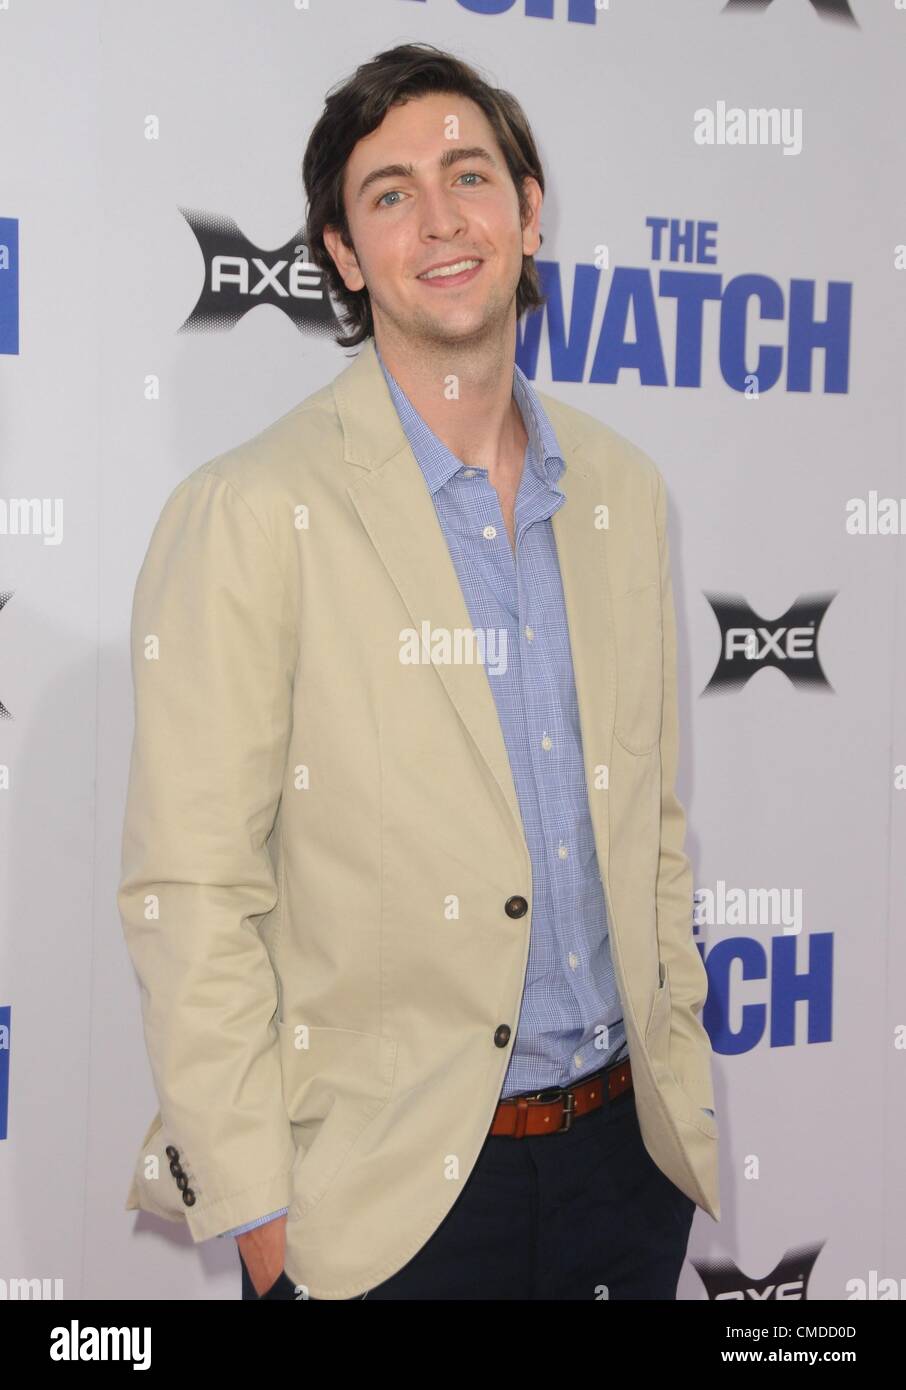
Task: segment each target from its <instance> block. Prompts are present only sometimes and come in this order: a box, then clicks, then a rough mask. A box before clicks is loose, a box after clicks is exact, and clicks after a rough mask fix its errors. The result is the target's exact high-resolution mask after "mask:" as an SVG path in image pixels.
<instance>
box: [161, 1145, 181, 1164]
mask: <svg viewBox="0 0 906 1390" xmlns="http://www.w3.org/2000/svg"><path fill="white" fill-rule="evenodd" d="M164 1153H165V1154H166V1155H167V1158H172V1159H173V1161H174V1162H175V1161H176V1159H177V1158H179V1149H174V1147H173V1145H172V1144H168V1145H167V1147H166V1148H165V1149H164Z"/></svg>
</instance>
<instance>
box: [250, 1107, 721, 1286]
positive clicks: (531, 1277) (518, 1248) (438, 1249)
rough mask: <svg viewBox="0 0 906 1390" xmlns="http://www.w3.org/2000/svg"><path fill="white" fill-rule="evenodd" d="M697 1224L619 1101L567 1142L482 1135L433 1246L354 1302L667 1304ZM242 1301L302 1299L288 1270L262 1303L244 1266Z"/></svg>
mask: <svg viewBox="0 0 906 1390" xmlns="http://www.w3.org/2000/svg"><path fill="white" fill-rule="evenodd" d="M694 1213H695V1203H694V1202H693V1201H692V1200H691V1198H689V1197H687V1196H686V1195H685V1193H684V1192H681V1191H680V1189H679V1188H678V1187H676V1186H675V1184H674V1183H672V1182H671V1181H670V1179H669V1178H668V1177H666V1176H665V1174H664V1173H662V1172H661V1170H660V1168H658V1166H657V1164H656V1163H655V1162H654V1161H653V1160H652V1159H651V1158H650V1157H649V1155H648V1151H647V1150H646V1148H645V1145H644V1143H643V1142H642V1135H641V1131H640V1129H639V1122H638V1117H637V1115H636V1108H635V1096H634V1094H633V1093H632V1091H629V1092H624V1094H623V1095H621V1096H618V1097H617V1099H616V1100H613V1101H610V1102H607V1103H605V1104H604V1105H602V1106H601V1107H600V1108H599V1109H597V1110H593V1111H591V1112H590V1113H589V1114H587V1115H583V1116H582V1117H581V1118H580V1119H576V1120H573V1122H572V1126H571V1128H570V1129H568V1130H567V1131H566V1132H565V1133H562V1134H542V1135H536V1136H530V1137H527V1138H523V1139H511V1138H506V1137H504V1136H503V1135H496V1136H495V1135H488V1137H487V1138H486V1139H485V1142H484V1145H483V1146H482V1149H481V1152H480V1154H479V1156H478V1159H477V1160H476V1163H475V1166H474V1168H473V1169H472V1172H471V1173H470V1174H469V1177H468V1179H467V1180H466V1183H465V1185H464V1187H463V1189H462V1192H461V1193H460V1194H459V1196H458V1197H457V1199H456V1201H455V1202H454V1203H453V1206H452V1207H451V1209H450V1211H449V1212H448V1213H447V1215H446V1216H445V1217H444V1219H443V1221H442V1222H441V1223H440V1225H439V1226H438V1227H437V1229H436V1230H435V1231H434V1233H433V1235H431V1236H430V1237H429V1239H428V1240H427V1241H426V1242H425V1244H424V1245H423V1246H422V1247H421V1249H420V1250H418V1251H417V1252H416V1254H415V1255H414V1256H413V1257H412V1258H411V1259H410V1260H409V1261H408V1263H407V1264H405V1265H404V1266H403V1267H402V1269H399V1270H398V1271H397V1272H396V1273H395V1274H393V1275H391V1276H390V1278H389V1279H385V1280H384V1281H383V1283H380V1284H377V1285H375V1287H374V1288H372V1289H369V1290H368V1291H367V1292H366V1293H365V1294H360V1295H358V1297H359V1299H360V1300H361V1299H364V1298H367V1299H381V1298H384V1299H482V1300H484V1299H504V1300H509V1299H558V1300H559V1299H670V1300H672V1299H675V1298H676V1286H677V1283H678V1281H679V1275H680V1270H681V1268H682V1264H683V1260H684V1259H685V1256H686V1247H687V1244H688V1241H689V1232H690V1229H691V1227H692V1217H693V1215H694ZM240 1262H241V1263H242V1259H241V1256H240ZM242 1297H243V1299H252V1300H257V1301H259V1302H260V1301H262V1299H263V1300H265V1301H266V1300H278V1299H281V1300H282V1299H286V1300H295V1299H296V1298H297V1295H296V1292H295V1290H294V1287H293V1283H292V1281H291V1280H290V1278H289V1277H288V1275H287V1274H286V1271H285V1270H284V1272H283V1273H282V1274H281V1275H280V1277H279V1278H278V1279H277V1281H276V1283H275V1284H274V1285H272V1287H271V1288H270V1289H268V1290H267V1292H266V1293H265V1294H264V1295H263V1296H260V1297H259V1295H258V1294H257V1293H256V1292H255V1288H254V1285H253V1284H252V1281H251V1279H250V1278H249V1275H248V1271H247V1270H246V1268H245V1264H244V1263H242ZM298 1298H299V1299H300V1300H301V1294H300V1295H298ZM305 1301H307V1302H312V1303H316V1302H327V1301H328V1300H325V1299H320V1300H319V1299H312V1298H309V1299H307V1300H305ZM348 1301H349V1302H354V1301H355V1300H354V1299H350V1300H348Z"/></svg>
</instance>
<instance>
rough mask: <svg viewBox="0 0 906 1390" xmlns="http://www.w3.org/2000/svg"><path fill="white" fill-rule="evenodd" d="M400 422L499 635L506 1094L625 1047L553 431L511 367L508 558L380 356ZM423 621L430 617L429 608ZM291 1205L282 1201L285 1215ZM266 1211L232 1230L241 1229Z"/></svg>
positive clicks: (474, 603)
mask: <svg viewBox="0 0 906 1390" xmlns="http://www.w3.org/2000/svg"><path fill="white" fill-rule="evenodd" d="M377 355H378V360H379V361H380V363H381V367H382V369H383V372H384V376H385V378H386V381H387V386H388V388H389V390H390V394H391V396H392V398H393V403H394V405H395V406H396V409H397V413H398V415H399V418H400V423H401V424H402V426H403V429H404V430H405V432H406V436H407V438H408V440H409V443H410V444H411V446H412V451H413V453H414V454H415V457H416V459H417V460H418V463H419V465H420V467H421V470H422V472H423V474H424V477H425V483H426V486H427V488H428V490H429V492H430V493H431V497H432V499H433V501H434V506H435V510H436V512H437V518H438V521H439V522H440V525H441V528H442V530H443V533H444V537H445V539H446V542H447V547H448V549H449V552H450V558H451V559H452V561H453V565H454V567H455V569H456V573H457V575H458V576H459V582H460V585H461V588H462V592H463V596H464V598H465V601H466V605H467V607H468V609H469V613H470V615H471V619H472V626H473V628H475V629H478V630H480V631H484V632H487V631H490V630H493V631H494V632H495V634H499V633H500V632H502V631H505V632H506V648H505V649H504V648H503V646H502V644H501V642H500V639H499V636H498V637H497V645H496V646H494V647H491V646H490V644H489V650H492V651H497V652H501V651H503V650H505V651H506V661H505V663H503V665H504V667H505V669H504V670H502V671H497V669H496V663H494V666H493V668H492V666H491V665H488V666H487V668H486V669H487V675H488V681H489V682H490V685H491V690H492V691H493V695H494V700H495V702H496V706H497V713H498V716H499V719H500V726H501V730H502V732H503V737H504V742H505V744H506V749H507V753H508V754H509V760H510V768H511V770H512V774H513V783H514V786H515V789H516V796H517V800H518V802H519V809H520V812H521V815H522V824H523V830H524V833H525V840H526V845H527V847H528V850H529V855H530V857H531V863H532V889H533V892H532V897H533V906H532V922H531V933H532V935H531V942H530V944H529V957H528V966H527V969H526V976H525V987H524V990H523V995H522V1007H521V1010H520V1014H519V1021H518V1025H517V1029H516V1039H515V1042H514V1045H513V1050H512V1053H511V1055H510V1061H509V1065H508V1067H507V1071H506V1075H505V1077H504V1083H503V1088H502V1090H501V1098H503V1097H505V1096H510V1095H513V1094H515V1093H516V1092H518V1091H539V1090H542V1089H545V1088H547V1087H549V1086H565V1085H567V1084H572V1083H574V1082H576V1081H578V1080H579V1079H580V1078H581V1077H583V1076H585V1075H586V1074H587V1073H589V1072H593V1071H597V1070H598V1069H599V1068H600V1067H603V1066H606V1065H608V1064H609V1063H610V1062H616V1061H620V1060H622V1059H623V1058H624V1057H626V1056H628V1048H627V1045H626V1033H625V1029H624V1027H623V1019H622V1006H621V1003H620V997H619V994H618V991H617V986H616V980H615V978H614V970H613V962H612V960H611V955H610V938H609V931H608V923H607V907H606V903H605V898H604V889H603V885H602V882H601V875H600V872H599V869H598V858H597V852H596V849H595V842H594V835H593V832H592V825H591V817H590V815H589V809H588V791H587V787H586V781H585V766H584V760H583V755H582V735H581V730H580V726H579V709H578V703H577V700H576V687H575V681H574V678H573V665H572V653H571V651H570V645H569V629H568V625H567V618H566V606H565V603H564V600H563V589H562V585H561V580H560V566H559V562H558V559H557V548H556V543H555V540H554V532H553V526H552V524H551V516H552V515H553V513H554V512H555V511H556V510H557V508H558V507H562V506H563V504H564V503H565V502H566V497H565V496H564V494H563V493H562V492H561V491H560V489H559V488H558V487H557V486H556V484H557V480H558V478H559V477H560V475H561V473H562V472H563V469H564V468H565V464H564V461H563V458H562V456H561V454H560V450H559V447H558V445H557V439H556V436H555V434H554V430H553V426H552V425H551V423H550V420H549V419H548V417H547V414H546V413H545V410H544V407H543V406H542V404H541V402H540V400H539V399H538V396H537V393H536V392H535V391H534V389H533V388H532V386H531V383H530V382H529V380H528V378H527V377H526V376H525V374H524V373H523V372H522V371H521V369H520V368H519V366H518V365H516V364H515V363H514V366H513V395H514V396H515V399H516V403H517V405H518V407H519V410H520V413H521V415H522V419H523V422H524V424H525V429H526V433H527V434H528V445H527V447H526V452H525V460H524V466H523V470H522V478H521V480H520V483H519V490H518V492H517V495H516V507H515V527H516V555H515V557H514V555H513V551H512V548H511V546H510V541H509V537H508V535H507V531H506V526H505V523H504V520H503V515H502V512H501V509H500V503H499V500H498V498H497V493H496V492H495V491H494V488H493V487H492V486H491V483H490V481H489V480H488V473H487V469H484V468H466V467H464V465H463V464H462V462H461V461H460V460H459V459H458V458H457V457H456V456H455V455H454V454H452V453H451V452H450V450H449V449H448V448H447V447H446V445H445V444H443V443H442V441H441V440H440V439H438V437H437V435H436V434H434V432H433V431H432V430H430V429H429V428H428V426H427V425H426V424H425V422H424V420H423V419H422V418H421V416H420V415H419V414H418V412H417V411H416V410H415V409H414V408H413V407H412V405H411V404H410V402H409V400H408V398H407V397H406V396H405V394H404V393H403V391H402V390H401V389H400V387H399V386H398V385H397V383H396V381H395V380H394V378H393V377H392V375H391V374H390V372H389V371H388V370H387V368H386V366H385V365H384V362H383V361H382V359H381V356H380V353H378V354H377ZM428 616H430V615H428ZM285 1210H286V1208H283V1211H285ZM283 1211H280V1212H271V1213H270V1214H269V1215H268V1216H262V1217H259V1218H258V1220H257V1221H251V1222H249V1223H248V1224H247V1225H245V1226H237V1227H236V1228H235V1229H234V1230H233V1231H227V1232H225V1233H224V1234H226V1235H239V1234H241V1233H242V1232H243V1231H247V1230H251V1229H252V1227H254V1226H259V1225H261V1224H262V1223H263V1222H265V1221H270V1220H271V1219H272V1218H273V1217H275V1216H279V1215H282V1214H283Z"/></svg>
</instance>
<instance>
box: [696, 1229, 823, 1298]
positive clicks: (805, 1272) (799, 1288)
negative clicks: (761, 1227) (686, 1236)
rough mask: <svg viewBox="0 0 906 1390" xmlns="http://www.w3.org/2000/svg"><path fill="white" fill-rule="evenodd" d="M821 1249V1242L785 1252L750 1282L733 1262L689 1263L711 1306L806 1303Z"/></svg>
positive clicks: (726, 1260)
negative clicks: (767, 1271)
mask: <svg viewBox="0 0 906 1390" xmlns="http://www.w3.org/2000/svg"><path fill="white" fill-rule="evenodd" d="M823 1248H824V1241H823V1240H822V1241H820V1242H819V1244H818V1245H800V1246H799V1247H798V1248H797V1249H795V1250H788V1251H787V1253H786V1254H785V1255H784V1257H783V1259H782V1260H780V1262H779V1263H778V1264H777V1265H775V1267H774V1268H773V1269H772V1270H771V1272H770V1274H766V1275H765V1277H764V1278H763V1279H750V1278H749V1276H748V1275H747V1274H743V1273H742V1271H741V1270H739V1269H737V1268H736V1265H735V1264H734V1263H733V1261H732V1260H729V1259H726V1258H724V1259H722V1260H696V1259H693V1258H692V1256H690V1257H689V1262H690V1264H692V1265H693V1267H694V1268H695V1271H696V1273H697V1274H698V1276H699V1278H700V1279H701V1281H702V1283H703V1284H704V1286H705V1290H706V1292H707V1294H708V1298H709V1299H710V1300H711V1302H712V1303H718V1302H721V1301H722V1300H724V1299H739V1300H740V1301H742V1302H745V1301H747V1300H751V1301H753V1302H756V1301H757V1302H760V1303H782V1302H787V1301H790V1300H794V1301H795V1300H799V1301H801V1302H803V1303H805V1302H807V1301H808V1281H809V1279H810V1278H811V1273H812V1270H813V1269H814V1267H815V1261H816V1260H817V1258H818V1256H819V1255H820V1253H821V1251H822V1250H823Z"/></svg>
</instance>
